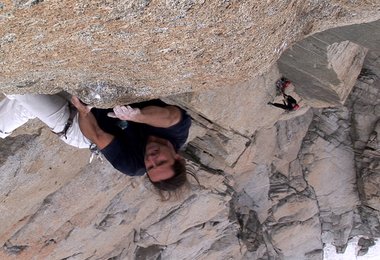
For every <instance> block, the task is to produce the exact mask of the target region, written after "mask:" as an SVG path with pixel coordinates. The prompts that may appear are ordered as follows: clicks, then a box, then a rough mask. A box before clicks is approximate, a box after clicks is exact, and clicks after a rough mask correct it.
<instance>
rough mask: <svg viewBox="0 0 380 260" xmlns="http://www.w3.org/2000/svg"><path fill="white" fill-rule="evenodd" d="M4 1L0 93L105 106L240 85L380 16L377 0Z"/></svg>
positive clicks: (0, 16) (0, 22) (0, 15)
mask: <svg viewBox="0 0 380 260" xmlns="http://www.w3.org/2000/svg"><path fill="white" fill-rule="evenodd" d="M0 3H1V5H0V68H1V79H0V89H1V92H8V93H10V92H12V93H16V92H18V93H25V92H44V93H54V92H58V91H60V90H65V91H68V92H71V93H77V94H79V95H80V96H81V97H82V98H83V99H85V100H86V101H87V102H91V103H94V104H97V105H103V106H106V105H110V104H115V103H127V102H131V101H134V100H139V99H148V98H151V97H162V96H167V95H173V94H175V93H184V92H193V91H199V90H203V89H210V88H233V87H234V86H236V85H240V84H242V83H244V82H246V81H247V80H252V79H253V78H254V77H255V76H257V75H260V74H261V73H263V72H266V71H267V70H268V68H269V67H270V66H271V65H272V64H273V63H274V62H275V61H276V60H277V59H278V58H279V56H280V55H281V53H282V52H283V51H284V50H285V49H287V48H288V47H289V46H292V45H293V44H294V43H296V42H297V41H299V40H300V39H303V38H305V36H307V35H311V34H313V33H315V32H319V31H323V30H326V29H328V28H333V27H337V26H343V25H348V24H355V23H362V22H369V21H374V20H377V19H379V18H380V12H379V8H380V3H379V2H378V1H377V0H367V1H361V2H360V3H356V2H352V1H340V0H339V1H338V0H334V1H331V0H330V1H325V0H318V1H314V0H308V1H303V0H297V1H272V0H269V1H256V0H244V1H216V0H213V1H203V0H183V1H173V0H167V1H150V0H129V1H105V0H97V1H91V2H88V1H82V0H81V1H71V0H65V1H58V0H54V1H22V0H17V1H10V0H6V1H2V2H0Z"/></svg>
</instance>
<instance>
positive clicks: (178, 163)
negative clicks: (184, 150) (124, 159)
mask: <svg viewBox="0 0 380 260" xmlns="http://www.w3.org/2000/svg"><path fill="white" fill-rule="evenodd" d="M172 169H173V172H174V175H173V177H171V178H169V179H166V180H161V181H157V182H153V181H151V179H150V178H149V176H148V179H149V181H150V182H151V183H152V184H153V186H154V187H155V188H156V189H157V191H158V193H159V195H160V197H161V199H162V200H169V199H170V198H171V197H172V195H178V194H179V192H180V190H181V188H182V187H184V186H186V185H188V180H187V173H186V161H185V159H183V158H179V159H176V160H175V161H174V164H173V165H172Z"/></svg>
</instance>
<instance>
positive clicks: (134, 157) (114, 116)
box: [0, 94, 191, 194]
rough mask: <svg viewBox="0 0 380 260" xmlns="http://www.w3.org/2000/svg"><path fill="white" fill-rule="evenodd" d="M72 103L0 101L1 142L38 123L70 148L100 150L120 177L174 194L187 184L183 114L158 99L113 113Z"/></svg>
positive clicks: (26, 98) (23, 98)
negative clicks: (138, 179) (143, 181)
mask: <svg viewBox="0 0 380 260" xmlns="http://www.w3.org/2000/svg"><path fill="white" fill-rule="evenodd" d="M71 103H72V105H73V106H71V105H70V103H69V102H68V100H67V99H65V98H63V97H62V96H60V95H58V94H55V95H44V94H25V95H7V96H6V97H5V98H4V99H3V100H1V101H0V137H1V138H5V137H6V136H8V135H10V134H11V133H12V131H13V130H15V129H16V128H18V127H19V126H21V125H23V124H25V123H26V122H27V121H28V120H29V119H32V118H39V119H40V120H41V121H42V122H43V123H45V124H46V125H47V126H48V127H49V128H50V129H51V130H52V132H54V133H56V134H57V135H58V136H59V138H60V139H61V140H63V141H64V142H66V143H67V144H69V145H72V146H74V147H78V148H90V149H92V150H94V149H93V147H94V146H95V145H96V146H97V148H98V151H100V153H101V154H103V155H104V157H105V158H106V159H107V160H108V161H109V162H110V163H111V164H112V165H113V167H115V168H116V169H117V170H119V171H120V172H122V173H124V174H126V175H129V176H141V175H144V174H145V173H146V175H147V177H148V179H149V180H150V181H151V183H152V184H153V185H154V186H155V187H156V188H158V189H159V190H160V191H162V190H164V191H168V192H169V193H170V192H173V191H175V190H177V189H178V188H179V187H181V186H183V185H184V184H185V183H186V182H187V177H186V165H185V160H184V159H183V158H182V156H181V155H180V154H179V153H178V151H179V149H180V147H181V146H182V145H184V144H185V142H186V139H187V137H188V134H189V128H190V125H191V118H190V116H189V115H188V114H187V113H186V111H185V110H183V109H181V108H180V107H177V106H173V105H168V104H166V103H164V102H163V101H161V100H159V99H156V100H150V101H146V102H140V103H135V104H131V105H130V106H116V107H115V108H113V109H98V108H92V107H90V106H87V105H85V104H84V103H82V102H81V101H80V100H79V99H78V98H77V97H75V96H73V97H72V98H71ZM74 107H75V108H76V109H75V108H74ZM160 194H161V192H160Z"/></svg>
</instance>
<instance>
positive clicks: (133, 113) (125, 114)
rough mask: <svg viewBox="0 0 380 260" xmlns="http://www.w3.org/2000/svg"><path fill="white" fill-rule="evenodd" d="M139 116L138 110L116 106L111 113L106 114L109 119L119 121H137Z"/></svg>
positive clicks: (139, 111)
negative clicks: (117, 119)
mask: <svg viewBox="0 0 380 260" xmlns="http://www.w3.org/2000/svg"><path fill="white" fill-rule="evenodd" d="M140 115H141V110H140V109H139V108H132V107H130V106H116V107H114V109H113V112H110V113H108V116H109V117H113V118H119V119H121V120H129V121H138V117H139V116H140Z"/></svg>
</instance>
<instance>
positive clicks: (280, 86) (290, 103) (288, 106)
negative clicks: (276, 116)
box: [268, 77, 300, 111]
mask: <svg viewBox="0 0 380 260" xmlns="http://www.w3.org/2000/svg"><path fill="white" fill-rule="evenodd" d="M290 84H291V82H290V80H288V79H286V78H284V77H283V78H281V79H279V80H278V81H277V82H276V87H277V91H278V92H279V94H282V96H283V100H282V102H283V104H281V103H272V102H268V105H272V106H275V107H278V108H282V109H284V110H286V111H293V110H297V109H299V107H300V106H299V105H298V104H297V101H296V100H295V99H294V98H293V97H292V96H290V95H287V94H285V89H286V88H287V87H289V86H290Z"/></svg>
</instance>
